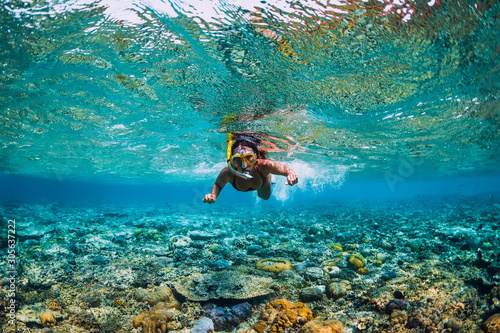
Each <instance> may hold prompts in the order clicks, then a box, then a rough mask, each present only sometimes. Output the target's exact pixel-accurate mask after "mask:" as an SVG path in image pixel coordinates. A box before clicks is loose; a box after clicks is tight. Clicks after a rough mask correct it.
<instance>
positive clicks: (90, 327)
mask: <svg viewBox="0 0 500 333" xmlns="http://www.w3.org/2000/svg"><path fill="white" fill-rule="evenodd" d="M498 207H500V205H499V206H498ZM498 207H496V206H491V205H490V206H475V205H474V204H470V203H463V204H461V205H460V206H457V205H454V204H450V205H449V206H432V204H430V203H427V206H425V207H424V206H418V205H417V206H414V205H412V206H407V205H402V206H401V207H391V209H390V210H389V209H382V208H381V207H378V206H375V207H370V208H363V209H359V208H357V209H356V210H354V209H352V208H351V207H345V206H341V207H339V208H338V210H336V211H332V210H331V207H325V208H324V209H322V208H318V209H317V210H314V211H313V210H308V211H304V212H298V213H297V212H296V214H292V212H291V211H290V212H282V211H278V210H272V209H271V210H270V211H266V212H258V213H257V214H256V215H255V216H253V215H252V216H251V217H248V220H247V221H246V223H230V222H229V221H233V220H237V219H238V218H239V216H240V215H239V214H238V212H239V210H238V209H237V208H236V210H235V211H230V212H220V216H217V217H207V216H204V215H200V214H199V213H198V212H185V211H184V212H180V211H176V210H175V208H172V207H170V208H168V210H166V209H165V210H164V208H144V207H134V208H132V207H128V208H123V207H120V208H116V207H113V206H109V207H107V206H106V207H101V208H96V207H92V208H89V209H81V208H78V207H76V208H73V207H53V206H43V205H42V206H37V207H35V206H30V205H26V206H19V207H13V208H12V207H11V208H9V211H8V212H7V213H6V211H5V209H3V208H2V207H0V213H3V214H4V215H5V214H8V215H9V216H12V218H16V219H18V220H19V221H20V222H19V229H20V230H21V229H22V232H21V234H22V236H20V238H19V240H20V241H19V244H18V246H19V251H20V252H21V251H22V253H23V256H20V258H19V265H20V266H21V267H22V269H21V270H20V273H19V276H18V278H17V279H16V282H17V283H16V288H17V292H16V297H18V302H19V304H20V305H21V306H20V308H19V309H18V311H17V312H16V325H17V326H18V328H19V330H22V329H26V330H27V331H29V330H32V328H33V327H38V326H40V323H41V322H42V320H41V318H40V317H39V314H40V313H41V312H44V311H46V310H50V311H52V314H53V317H54V320H55V321H56V322H54V321H53V320H52V319H50V320H48V321H46V322H45V321H44V322H45V323H46V325H48V326H47V327H46V328H47V329H48V330H49V329H50V330H52V329H57V331H61V332H90V333H101V332H132V331H133V330H134V325H133V324H136V325H138V330H141V327H143V328H144V330H146V331H148V330H149V331H155V330H156V331H157V332H158V331H160V332H162V330H164V329H167V330H174V329H175V330H178V331H186V330H187V329H189V328H190V327H193V325H194V323H196V322H197V321H198V320H199V319H200V318H202V317H206V318H207V319H210V320H212V323H213V324H214V329H218V328H215V326H216V322H217V321H219V323H220V322H221V321H222V320H223V322H222V324H221V325H220V326H224V327H230V329H233V330H235V329H236V327H238V328H237V329H238V330H247V329H248V328H249V327H253V326H254V325H256V326H255V328H260V329H261V330H263V331H270V330H276V331H279V329H280V327H281V328H282V329H287V328H285V326H287V325H288V326H289V325H292V326H291V328H290V330H291V331H298V330H299V329H301V328H302V329H303V330H309V331H310V330H325V329H326V330H329V329H331V328H325V327H323V326H321V325H320V324H318V323H313V324H310V325H308V326H307V327H306V326H305V325H302V323H299V322H298V321H297V322H295V323H294V324H291V323H292V322H293V320H294V317H297V318H298V317H299V316H298V315H297V311H295V310H289V311H288V312H286V311H285V310H280V311H278V310H277V308H278V307H277V306H276V307H274V306H272V305H270V304H269V307H267V308H265V307H266V303H267V302H269V301H267V298H266V297H260V296H269V295H271V294H272V299H286V300H289V301H292V302H297V301H300V302H307V303H305V304H306V306H307V308H308V309H310V310H311V312H312V314H313V315H314V316H315V317H318V318H328V319H331V318H332V315H333V314H335V315H334V316H335V317H334V318H333V319H336V320H339V321H340V322H342V324H343V326H344V330H346V328H349V329H351V328H352V329H353V332H357V331H359V332H362V331H365V330H372V331H373V332H400V333H418V332H424V331H425V330H427V331H428V332H433V331H436V330H437V331H438V332H445V333H462V332H480V330H481V328H483V330H485V331H486V329H488V330H490V331H493V332H494V329H495V327H497V326H498V319H495V318H497V317H498V316H494V317H493V319H489V320H487V321H485V320H486V318H488V317H489V316H491V315H492V314H494V313H499V312H500V311H499V310H500V302H499V301H498V300H499V299H500V289H499V287H498V286H495V284H496V282H495V281H497V280H498V275H499V270H498V265H497V264H496V260H497V258H498V257H499V254H500V251H499V249H498V244H499V241H498V240H499V234H498V228H497V226H496V224H497V223H496V222H497V221H498V219H499V218H500V214H499V213H498ZM428 212H432V214H429V213H428ZM301 214H302V215H301ZM431 215H432V216H436V217H431ZM305 216H307V219H306V218H305ZM61 218H64V219H67V220H68V221H70V222H71V223H68V224H64V225H61V226H59V227H58V228H54V225H53V221H58V220H61ZM34 219H35V220H36V221H38V222H37V223H34V222H33V220H34ZM274 221H277V222H274ZM310 221H314V223H313V225H314V228H313V227H311V223H310ZM346 221H347V222H348V223H346ZM461 221H462V222H461ZM388 222H390V223H388ZM326 224H328V225H326ZM322 225H323V226H324V227H325V228H322V227H321V226H322ZM38 226H41V229H43V230H50V231H51V232H49V233H46V234H45V236H43V237H42V236H41V234H40V232H39V231H38V230H37V228H38ZM188 226H189V228H188ZM327 226H328V227H329V228H330V229H331V230H335V233H334V232H326V231H325V232H322V231H321V230H327V229H326V227H327ZM118 228H119V230H120V231H119V234H117V229H118ZM146 228H147V229H146ZM137 229H140V232H139V234H141V235H149V233H144V230H157V231H158V232H154V233H152V235H159V236H160V239H163V240H168V239H170V240H171V242H170V243H169V242H168V241H167V242H161V241H158V240H157V237H156V236H155V237H135V238H134V235H135V232H136V230H137ZM205 229H207V230H208V231H207V233H203V235H200V234H199V233H191V234H190V233H189V230H205ZM212 229H213V230H226V232H225V233H220V235H219V234H218V233H217V234H214V233H212V232H211V230H212ZM313 229H314V230H313ZM361 229H362V230H363V232H362V233H357V232H356V230H361ZM309 230H313V231H314V234H308V232H309ZM316 231H320V234H319V235H320V236H318V234H317V233H316ZM323 234H324V235H325V236H321V235H323ZM186 235H193V237H195V238H196V239H191V238H190V237H188V236H186ZM326 235H328V236H326ZM391 235H396V236H397V237H392V238H391V237H390V236H391ZM118 236H120V237H123V238H124V239H126V240H127V242H123V241H121V240H120V239H121V238H118ZM312 238H315V240H312ZM469 238H470V239H469ZM368 239H369V240H370V241H369V242H365V240H368ZM131 240H134V241H131ZM415 240H418V242H417V241H415ZM336 242H342V247H343V248H344V249H345V250H346V251H348V252H342V251H340V249H338V248H336V246H334V245H333V244H334V243H336ZM388 242H389V243H390V244H388ZM478 244H479V245H481V249H482V251H480V252H478V251H477V249H476V246H477V245H478ZM254 245H258V246H254ZM249 248H251V249H252V250H251V251H250V252H252V254H251V255H248V249H249ZM254 251H255V252H254ZM382 251H383V252H382ZM357 253H359V255H360V256H362V257H363V258H364V260H365V263H364V268H368V269H369V274H368V275H361V274H359V273H360V271H359V269H358V270H357V271H354V270H353V268H355V267H354V266H353V265H351V264H350V263H349V260H350V259H351V258H354V259H356V261H361V260H360V258H359V257H358V256H356V255H355V254H357ZM353 254H354V256H353ZM278 256H279V258H283V259H280V260H286V261H288V262H294V265H293V267H292V269H291V270H289V269H288V270H283V271H281V272H280V273H278V274H274V273H270V272H266V271H263V270H260V269H257V268H256V263H257V262H259V261H261V260H263V261H265V260H267V259H264V258H276V257H278ZM479 257H481V258H479ZM354 259H353V260H352V261H354ZM479 259H480V260H479ZM267 262H268V263H269V264H270V265H273V264H275V263H276V262H274V261H267ZM377 262H378V263H377ZM4 263H5V262H4ZM213 263H223V264H224V267H226V266H227V268H224V269H223V270H222V271H217V272H214V271H213V270H214V269H218V267H216V266H214V265H213ZM226 264H229V265H226ZM361 268H363V267H361ZM327 279H329V280H327ZM0 281H2V282H1V283H0V296H1V295H3V300H2V302H0V310H1V309H4V310H6V309H7V306H8V303H6V301H7V300H8V297H6V295H8V293H9V288H10V283H9V281H8V280H6V279H5V276H0ZM166 286H168V287H170V288H171V289H170V288H168V287H166ZM175 292H179V293H180V294H181V295H182V296H184V297H182V299H181V298H178V300H181V301H182V304H181V303H179V302H178V301H177V300H175V298H174V297H173V294H174V293H175ZM175 295H176V296H177V294H175ZM325 296H327V297H325ZM248 299H251V300H248ZM205 301H209V302H213V303H217V304H219V305H220V304H225V305H226V306H225V307H221V308H217V307H215V308H214V307H213V306H212V310H213V313H210V316H209V313H208V312H207V311H205V310H204V309H203V308H202V304H201V303H200V302H205ZM246 301H248V302H249V303H251V304H252V308H251V309H250V307H249V306H246V307H244V306H243V305H240V306H237V307H231V306H233V305H234V304H237V303H241V304H244V303H245V302H246ZM165 303H167V304H165ZM228 304H231V306H229V305H228ZM290 304H293V303H290ZM296 304H297V303H296ZM275 305H276V304H275ZM271 307H272V309H274V310H271ZM179 308H180V310H178V309H179ZM240 310H241V311H240ZM239 311H240V312H239ZM250 311H251V313H250ZM265 311H267V312H266V313H267V315H264V316H263V317H262V318H260V317H259V316H260V315H261V314H264V312H265ZM249 313H250V314H249ZM279 313H280V315H278V314H279ZM138 314H140V315H139V316H137V315H138ZM273 314H274V316H275V317H274V319H272V320H271V316H272V315H273ZM172 315H173V317H171V316H172ZM266 316H267V317H266ZM306 317H307V316H306ZM133 318H134V319H135V320H134V322H133V321H132V319H133ZM212 318H213V319H212ZM264 318H266V321H264ZM279 318H281V319H279ZM285 319H286V320H285ZM6 320H7V319H6V317H4V319H1V318H0V325H1V326H2V328H3V329H4V330H6V332H9V331H8V328H9V324H8V322H7V321H6ZM257 321H258V323H257V324H256V322H257ZM203 322H204V323H205V324H203V325H201V324H200V325H201V326H196V327H200V330H201V331H203V330H208V329H209V328H210V325H209V322H208V321H207V320H205V321H203ZM268 322H269V323H268ZM486 322H487V324H486ZM259 323H260V324H261V326H259V325H258V324H259ZM280 325H281V326H280ZM308 327H309V328H308ZM227 329H228V328H222V330H227ZM157 332H155V333H157ZM325 333H326V332H325ZM488 333H490V332H488Z"/></svg>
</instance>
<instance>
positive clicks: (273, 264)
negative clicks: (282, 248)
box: [255, 258, 292, 274]
mask: <svg viewBox="0 0 500 333" xmlns="http://www.w3.org/2000/svg"><path fill="white" fill-rule="evenodd" d="M255 268H257V269H260V270H263V271H266V272H271V273H274V274H278V273H281V272H283V271H284V270H291V269H292V264H291V263H290V262H289V261H288V260H284V259H279V258H267V259H263V260H260V261H259V262H257V263H256V264H255Z"/></svg>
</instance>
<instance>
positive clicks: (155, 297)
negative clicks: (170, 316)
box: [138, 287, 181, 309]
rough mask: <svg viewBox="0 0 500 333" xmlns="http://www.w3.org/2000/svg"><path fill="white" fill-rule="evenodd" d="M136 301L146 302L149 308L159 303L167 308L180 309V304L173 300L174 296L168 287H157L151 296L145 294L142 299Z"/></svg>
mask: <svg viewBox="0 0 500 333" xmlns="http://www.w3.org/2000/svg"><path fill="white" fill-rule="evenodd" d="M138 300H140V301H142V300H144V301H146V302H148V304H149V306H155V305H156V304H158V303H159V302H163V303H165V304H166V305H167V307H169V308H175V309H180V308H181V304H180V303H179V302H178V301H177V300H176V299H175V297H174V294H173V292H172V290H171V289H170V288H169V287H158V288H156V289H155V291H154V292H152V293H151V294H147V295H145V297H143V299H140V298H139V299H138Z"/></svg>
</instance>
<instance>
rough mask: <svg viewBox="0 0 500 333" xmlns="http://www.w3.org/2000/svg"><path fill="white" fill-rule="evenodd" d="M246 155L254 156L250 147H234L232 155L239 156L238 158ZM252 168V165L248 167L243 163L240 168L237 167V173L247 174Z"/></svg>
mask: <svg viewBox="0 0 500 333" xmlns="http://www.w3.org/2000/svg"><path fill="white" fill-rule="evenodd" d="M246 154H255V153H254V152H253V150H252V148H250V147H246V146H238V147H236V148H235V149H234V150H233V155H240V156H244V155H246ZM253 166H254V164H252V165H248V164H246V163H245V162H244V161H243V162H242V163H241V165H240V166H238V171H240V172H243V171H247V172H250V171H251V170H252V169H253Z"/></svg>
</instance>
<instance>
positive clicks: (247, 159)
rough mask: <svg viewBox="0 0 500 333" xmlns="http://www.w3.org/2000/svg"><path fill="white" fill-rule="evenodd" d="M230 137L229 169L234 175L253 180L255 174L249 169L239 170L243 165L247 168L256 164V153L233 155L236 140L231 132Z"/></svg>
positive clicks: (228, 150) (228, 149) (228, 147)
mask: <svg viewBox="0 0 500 333" xmlns="http://www.w3.org/2000/svg"><path fill="white" fill-rule="evenodd" d="M228 139H229V143H228V145H227V167H228V168H229V171H231V173H232V174H233V175H236V176H238V177H240V178H243V179H245V180H252V179H253V176H251V175H250V172H249V171H248V170H245V171H243V172H239V171H238V168H239V167H240V166H241V167H242V168H243V169H245V168H247V167H248V166H253V165H255V163H257V155H255V154H254V153H248V154H243V155H241V154H235V155H231V146H232V144H233V142H234V138H233V135H232V134H230V133H229V134H228Z"/></svg>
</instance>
